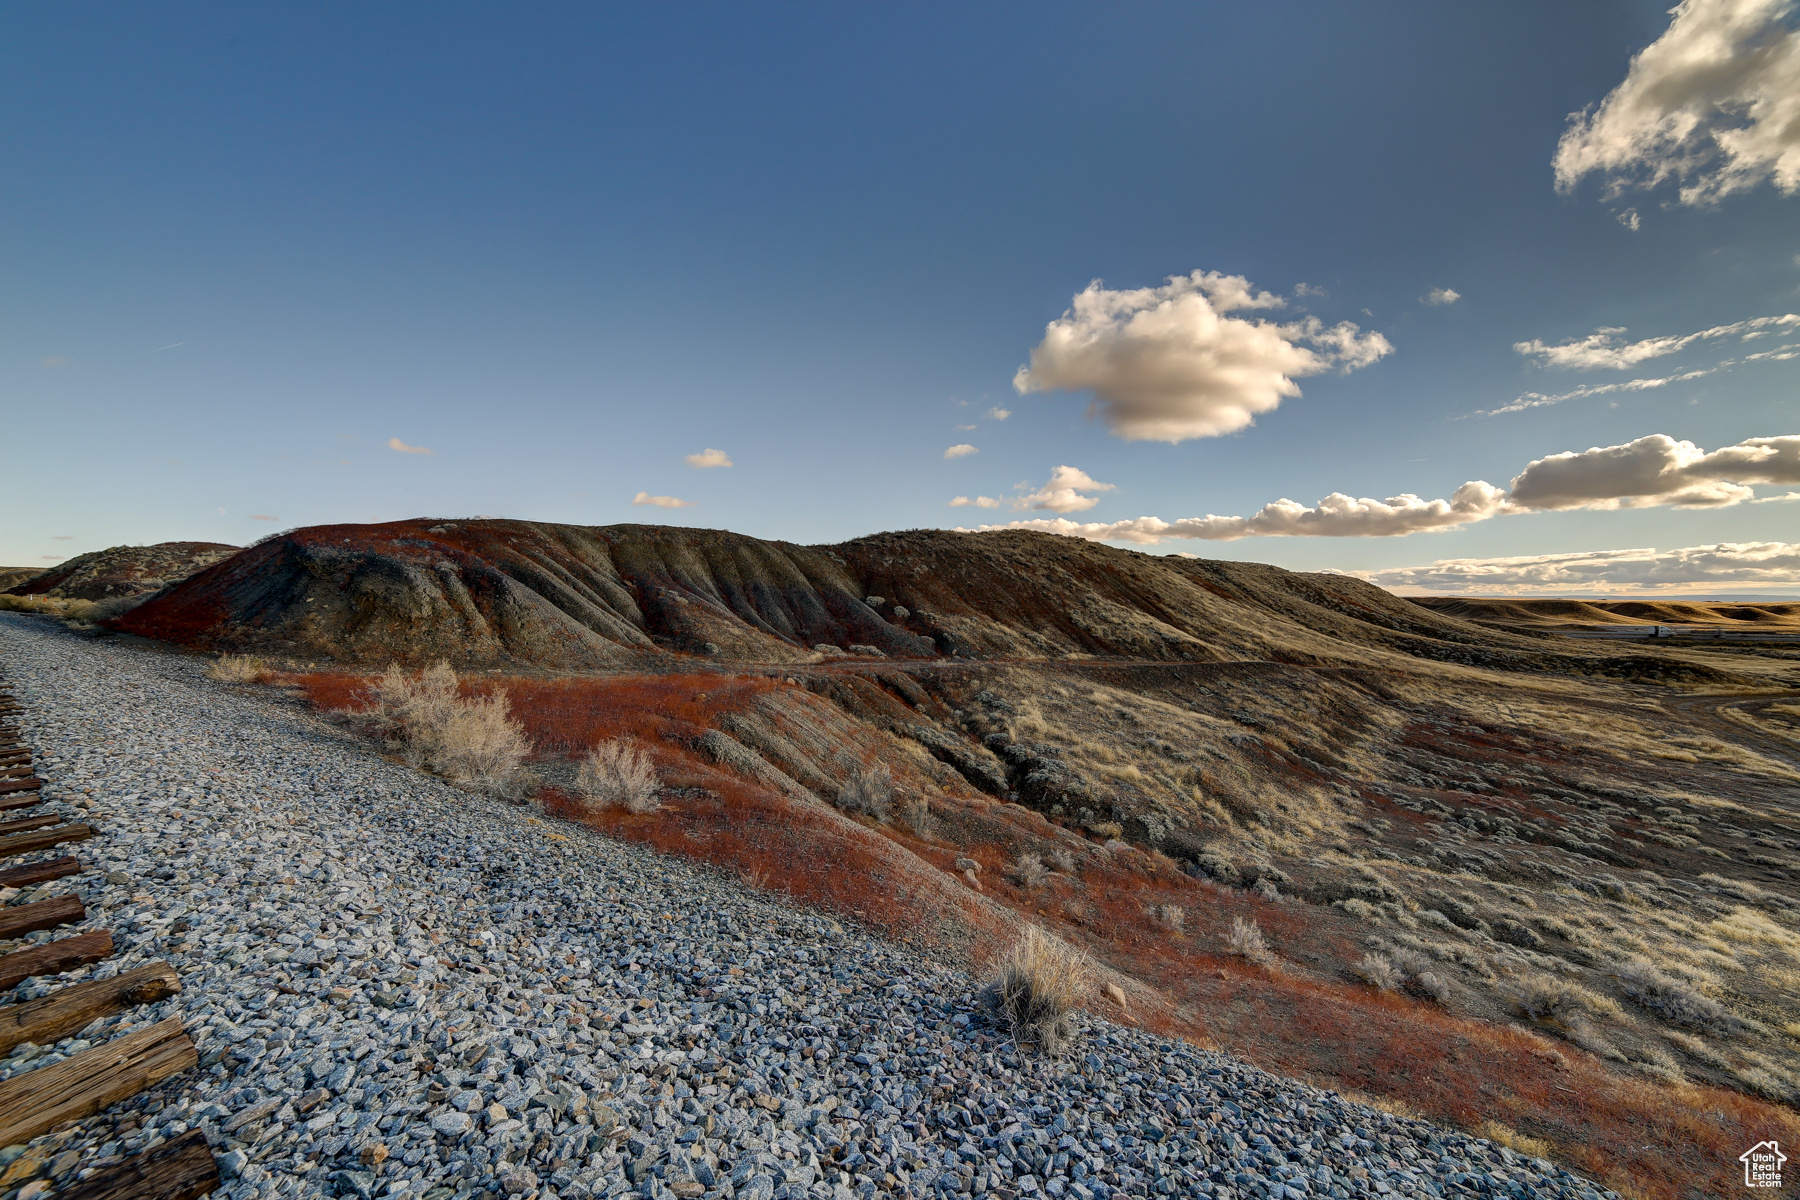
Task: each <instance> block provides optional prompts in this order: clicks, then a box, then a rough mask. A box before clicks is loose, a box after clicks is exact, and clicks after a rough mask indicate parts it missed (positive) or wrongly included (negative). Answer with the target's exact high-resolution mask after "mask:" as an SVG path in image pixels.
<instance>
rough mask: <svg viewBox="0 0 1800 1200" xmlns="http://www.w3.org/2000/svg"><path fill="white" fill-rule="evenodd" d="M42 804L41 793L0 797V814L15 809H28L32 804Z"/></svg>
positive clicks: (42, 794) (42, 797)
mask: <svg viewBox="0 0 1800 1200" xmlns="http://www.w3.org/2000/svg"><path fill="white" fill-rule="evenodd" d="M43 802H44V793H42V792H23V793H21V794H19V795H17V796H0V812H10V811H11V810H12V809H15V808H30V807H31V806H32V805H34V804H42V803H43Z"/></svg>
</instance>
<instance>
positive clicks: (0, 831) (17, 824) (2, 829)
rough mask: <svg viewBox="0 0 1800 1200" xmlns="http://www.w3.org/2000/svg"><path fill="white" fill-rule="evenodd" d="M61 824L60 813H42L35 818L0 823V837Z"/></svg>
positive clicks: (22, 818) (21, 818)
mask: <svg viewBox="0 0 1800 1200" xmlns="http://www.w3.org/2000/svg"><path fill="white" fill-rule="evenodd" d="M62 823H63V819H62V814H61V813H42V814H39V815H38V816H35V817H20V818H18V819H17V820H13V821H0V837H10V836H12V835H13V834H15V833H26V832H29V831H30V830H33V829H48V828H49V827H50V826H52V825H61V824H62Z"/></svg>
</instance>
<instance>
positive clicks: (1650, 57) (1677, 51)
mask: <svg viewBox="0 0 1800 1200" xmlns="http://www.w3.org/2000/svg"><path fill="white" fill-rule="evenodd" d="M1793 11H1794V3H1793V0H1683V2H1682V3H1681V4H1679V5H1677V6H1676V7H1675V8H1674V10H1673V12H1674V14H1675V19H1674V20H1673V21H1671V22H1670V24H1669V28H1668V30H1667V32H1665V33H1664V34H1663V35H1662V36H1661V37H1660V38H1658V39H1657V40H1656V41H1654V42H1652V43H1651V44H1650V45H1649V46H1646V47H1645V48H1644V49H1643V51H1641V52H1640V53H1639V54H1638V55H1637V57H1635V58H1633V59H1632V60H1631V67H1630V69H1629V70H1628V71H1627V72H1626V75H1625V81H1624V82H1623V83H1621V84H1619V86H1618V87H1616V88H1614V89H1613V90H1612V92H1611V93H1610V94H1608V95H1607V97H1606V98H1605V99H1604V100H1602V101H1601V102H1600V106H1599V108H1597V109H1593V110H1587V111H1583V112H1579V113H1573V114H1571V115H1570V117H1569V128H1568V129H1567V130H1566V131H1565V132H1564V133H1563V136H1562V140H1561V141H1560V142H1559V143H1558V144H1557V147H1556V158H1555V164H1554V165H1555V168H1556V184H1557V187H1558V188H1559V189H1561V190H1563V191H1567V190H1569V189H1570V188H1572V187H1574V186H1575V184H1576V183H1577V182H1578V181H1580V180H1581V179H1582V178H1584V177H1585V176H1587V175H1590V174H1598V175H1600V176H1602V177H1603V178H1605V179H1606V180H1607V195H1608V196H1618V195H1620V194H1621V193H1623V192H1624V191H1625V190H1626V189H1627V188H1630V187H1633V186H1637V187H1646V188H1649V187H1656V186H1657V185H1659V184H1661V183H1664V182H1666V181H1668V180H1671V179H1674V180H1679V181H1680V183H1681V187H1680V189H1679V195H1680V198H1681V202H1682V203H1683V204H1706V203H1710V202H1711V201H1714V200H1717V199H1718V198H1719V197H1721V196H1727V195H1730V194H1731V193H1733V192H1738V191H1744V190H1746V189H1748V188H1752V187H1755V186H1756V185H1757V184H1759V183H1761V182H1762V181H1763V180H1765V179H1772V180H1773V181H1774V183H1775V186H1776V187H1777V188H1779V189H1780V190H1781V191H1782V192H1784V193H1787V194H1789V195H1792V194H1793V193H1795V192H1796V191H1800V28H1796V27H1795V25H1794V24H1793V21H1792V16H1793ZM1633 215H1635V214H1633Z"/></svg>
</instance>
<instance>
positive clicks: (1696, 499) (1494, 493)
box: [951, 433, 1800, 545]
mask: <svg viewBox="0 0 1800 1200" xmlns="http://www.w3.org/2000/svg"><path fill="white" fill-rule="evenodd" d="M1065 473H1066V474H1065ZM1753 484H1800V435H1788V436H1783V437H1757V438H1746V439H1745V440H1744V441H1741V442H1738V443H1737V444H1735V445H1732V446H1725V447H1722V448H1721V449H1718V450H1713V451H1710V452H1709V451H1706V450H1702V449H1700V448H1699V447H1698V446H1696V445H1694V444H1693V443H1692V442H1685V441H1681V442H1678V441H1676V440H1675V439H1674V438H1672V437H1669V436H1668V435H1667V434H1661V433H1658V434H1652V435H1650V436H1649V437H1642V438H1639V439H1637V440H1636V441H1634V442H1627V443H1625V444H1623V445H1619V446H1596V447H1593V448H1592V449H1589V450H1584V451H1580V452H1567V453H1563V454H1552V455H1549V456H1547V457H1545V458H1540V459H1536V460H1534V461H1532V462H1530V463H1528V464H1526V466H1525V469H1524V470H1523V471H1521V472H1519V474H1518V475H1516V476H1514V477H1513V480H1512V484H1511V489H1510V491H1509V490H1508V489H1506V488H1499V487H1495V486H1494V485H1493V484H1491V483H1487V482H1484V481H1482V480H1478V479H1477V480H1471V481H1469V482H1468V483H1465V484H1463V485H1462V486H1461V487H1459V488H1457V489H1456V491H1454V492H1452V493H1451V494H1450V498H1449V499H1447V500H1444V499H1437V500H1427V499H1424V498H1422V497H1420V496H1416V495H1413V494H1412V493H1410V492H1408V493H1405V494H1403V495H1399V496H1390V497H1389V498H1388V499H1386V500H1371V499H1367V498H1362V499H1358V498H1357V497H1354V496H1347V495H1345V494H1343V493H1342V492H1333V493H1332V494H1331V495H1329V496H1326V497H1325V498H1324V499H1323V500H1321V501H1319V502H1318V503H1317V504H1315V505H1312V506H1310V507H1309V506H1307V505H1304V504H1299V503H1296V502H1295V501H1293V500H1287V499H1281V500H1277V501H1275V502H1274V503H1272V504H1265V505H1264V506H1263V507H1262V508H1260V509H1258V510H1257V511H1256V512H1254V513H1252V514H1251V515H1249V516H1247V517H1221V516H1215V515H1211V514H1209V515H1207V516H1204V517H1181V518H1179V519H1177V520H1173V521H1166V520H1164V519H1163V518H1161V517H1134V518H1132V519H1130V520H1124V521H1071V520H1068V519H1067V518H1066V517H1055V518H1048V517H1038V518H1032V519H1028V520H1019V521H1012V522H1009V523H1008V524H1005V525H984V526H982V528H983V529H984V530H985V529H1035V530H1038V531H1039V532H1042V533H1056V534H1062V535H1065V536H1068V537H1082V538H1088V539H1090V540H1093V541H1100V542H1134V543H1137V544H1139V545H1155V544H1157V543H1159V542H1162V541H1164V540H1166V539H1169V538H1194V539H1198V540H1203V541H1235V540H1237V539H1238V538H1247V537H1405V536H1407V535H1408V534H1414V533H1429V532H1433V531H1437V530H1445V529H1454V528H1456V527H1457V526H1459V525H1468V524H1472V523H1474V522H1476V521H1485V520H1488V519H1489V518H1491V517H1498V516H1504V515H1508V514H1517V513H1527V512H1538V511H1549V510H1557V509H1570V508H1600V509H1616V508H1648V507H1653V506H1674V507H1682V508H1722V507H1728V506H1730V505H1734V504H1742V503H1744V502H1746V501H1752V502H1756V501H1755V500H1754V498H1755V495H1756V493H1755V491H1754V489H1753V488H1752V486H1751V485H1753ZM1094 490H1110V487H1109V485H1106V484H1096V483H1094V482H1093V481H1092V480H1090V479H1088V478H1087V476H1086V475H1085V474H1083V473H1082V472H1080V471H1077V470H1076V469H1075V468H1073V467H1058V468H1057V469H1056V472H1055V473H1054V474H1053V475H1052V476H1051V478H1050V482H1049V483H1047V484H1045V485H1044V487H1043V488H1040V489H1039V490H1038V491H1036V492H1033V493H1031V494H1029V495H1026V496H1022V497H1020V498H1019V499H1018V500H1015V501H1014V502H1013V504H1014V507H1015V508H1039V509H1045V510H1048V511H1050V512H1055V513H1070V512H1081V511H1083V510H1085V509H1089V508H1092V507H1093V506H1094V505H1095V504H1097V503H1098V500H1097V499H1095V498H1093V497H1089V496H1085V495H1082V494H1081V493H1083V492H1085V491H1094ZM1789 498H1794V499H1800V493H1791V494H1790V495H1789V496H1772V497H1768V500H1770V501H1774V500H1785V499H1789ZM951 503H952V505H953V506H956V507H961V506H962V505H964V504H968V503H971V502H970V501H969V500H968V499H967V498H966V497H958V498H957V499H956V500H954V501H952V502H951ZM981 507H984V508H985V507H989V506H988V505H985V504H983V505H981Z"/></svg>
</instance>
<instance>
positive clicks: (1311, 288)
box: [1294, 283, 1331, 300]
mask: <svg viewBox="0 0 1800 1200" xmlns="http://www.w3.org/2000/svg"><path fill="white" fill-rule="evenodd" d="M1330 294H1331V293H1330V292H1327V291H1326V290H1325V289H1324V288H1322V287H1317V286H1315V285H1313V284H1310V283H1296V284H1295V285H1294V295H1295V296H1296V297H1298V298H1299V299H1301V300H1308V299H1311V298H1312V297H1314V296H1317V297H1320V298H1321V299H1323V298H1324V297H1326V296H1329V295H1330Z"/></svg>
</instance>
